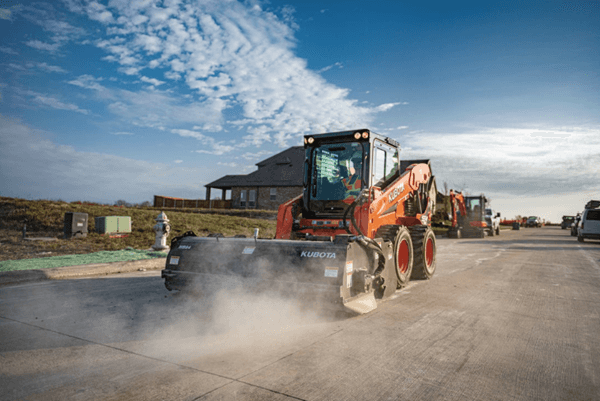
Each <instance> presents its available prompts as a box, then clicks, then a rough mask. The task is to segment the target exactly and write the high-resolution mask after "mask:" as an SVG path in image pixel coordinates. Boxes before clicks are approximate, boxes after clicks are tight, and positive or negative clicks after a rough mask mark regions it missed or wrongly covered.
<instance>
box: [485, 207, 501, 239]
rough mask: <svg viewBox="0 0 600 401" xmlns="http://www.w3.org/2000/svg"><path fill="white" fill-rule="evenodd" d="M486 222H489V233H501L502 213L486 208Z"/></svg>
mask: <svg viewBox="0 0 600 401" xmlns="http://www.w3.org/2000/svg"><path fill="white" fill-rule="evenodd" d="M485 222H486V223H487V224H488V234H489V235H490V236H493V235H494V234H496V235H500V213H499V212H498V213H496V212H495V211H494V210H492V209H485Z"/></svg>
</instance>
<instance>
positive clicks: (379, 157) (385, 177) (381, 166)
mask: <svg viewBox="0 0 600 401" xmlns="http://www.w3.org/2000/svg"><path fill="white" fill-rule="evenodd" d="M373 146H374V152H373V173H372V180H371V182H373V185H375V186H377V187H380V188H383V187H385V186H387V185H388V184H389V181H390V179H392V178H393V177H394V176H395V174H396V173H397V172H398V149H396V148H394V147H392V146H389V145H387V144H385V143H383V142H380V141H375V142H374V144H373Z"/></svg>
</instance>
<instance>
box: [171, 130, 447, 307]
mask: <svg viewBox="0 0 600 401" xmlns="http://www.w3.org/2000/svg"><path fill="white" fill-rule="evenodd" d="M304 143H305V146H304V147H305V167H304V190H303V193H302V195H300V196H298V197H296V198H294V199H291V200H290V201H288V202H286V203H284V204H282V205H281V206H280V207H279V212H278V217H277V232H276V235H275V239H260V238H258V237H257V236H256V235H255V237H254V238H224V237H222V236H220V235H216V236H213V237H197V236H196V235H194V234H193V233H192V232H188V233H186V234H184V235H183V236H181V237H177V238H174V239H173V241H172V243H171V250H170V252H169V255H168V257H167V265H166V268H165V270H163V271H162V277H163V278H164V279H165V285H166V287H167V289H169V290H173V289H176V290H185V289H190V288H193V289H195V290H199V291H201V292H203V291H213V290H214V289H218V288H223V287H225V288H236V287H230V285H231V283H234V285H235V283H237V284H238V285H241V286H242V288H243V289H244V290H249V291H274V292H277V293H278V294H280V295H284V296H293V297H294V298H295V299H299V300H302V301H305V302H308V303H317V304H319V305H338V306H343V307H344V308H346V309H348V310H351V311H354V312H358V313H366V312H369V311H371V310H373V309H374V308H376V307H377V299H383V298H386V297H389V296H391V295H393V294H394V293H395V291H396V290H397V289H399V288H402V287H404V286H405V285H406V284H407V283H408V282H409V280H410V279H411V278H413V279H429V278H431V277H432V275H433V274H434V272H435V257H436V242H435V235H434V234H433V231H432V230H431V225H430V224H431V216H432V215H433V213H434V212H435V199H436V193H437V189H436V186H435V179H434V177H433V176H432V175H431V168H430V164H429V161H428V160H411V161H402V162H399V160H398V153H399V151H400V146H399V144H398V143H397V142H395V141H394V140H392V139H390V138H386V137H384V136H380V135H378V134H376V133H373V132H371V131H369V130H367V129H361V130H354V131H345V132H335V133H327V134H319V135H309V136H306V137H305V138H304Z"/></svg>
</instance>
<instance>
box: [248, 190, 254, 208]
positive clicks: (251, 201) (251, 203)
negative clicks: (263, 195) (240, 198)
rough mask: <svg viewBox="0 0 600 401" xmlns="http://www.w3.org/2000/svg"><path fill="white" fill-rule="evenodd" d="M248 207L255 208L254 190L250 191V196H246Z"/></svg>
mask: <svg viewBox="0 0 600 401" xmlns="http://www.w3.org/2000/svg"><path fill="white" fill-rule="evenodd" d="M248 206H250V207H254V206H256V191H255V190H254V189H251V190H250V195H249V196H248Z"/></svg>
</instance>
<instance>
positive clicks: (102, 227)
mask: <svg viewBox="0 0 600 401" xmlns="http://www.w3.org/2000/svg"><path fill="white" fill-rule="evenodd" d="M94 222H95V224H96V232H97V233H99V234H113V233H130V232H131V217H130V216H102V217H96V218H95V219H94Z"/></svg>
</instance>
